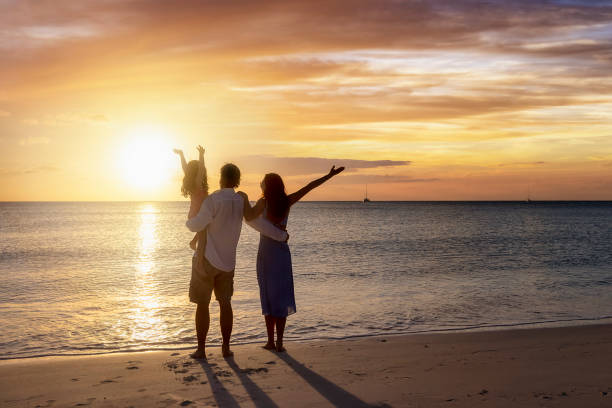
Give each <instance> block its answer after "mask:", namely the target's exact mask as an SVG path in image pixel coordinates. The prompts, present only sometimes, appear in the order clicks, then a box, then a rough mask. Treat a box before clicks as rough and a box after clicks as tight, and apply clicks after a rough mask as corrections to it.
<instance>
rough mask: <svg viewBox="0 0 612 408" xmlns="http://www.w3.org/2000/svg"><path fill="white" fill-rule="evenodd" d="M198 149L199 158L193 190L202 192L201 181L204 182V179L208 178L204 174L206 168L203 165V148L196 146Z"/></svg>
mask: <svg viewBox="0 0 612 408" xmlns="http://www.w3.org/2000/svg"><path fill="white" fill-rule="evenodd" d="M197 149H198V153H199V157H198V176H197V178H196V180H195V186H194V189H195V191H198V192H199V191H202V190H203V188H204V187H203V186H202V181H203V180H204V178H206V177H208V176H207V174H206V166H205V165H204V148H203V147H202V146H201V145H198V147H197ZM207 184H208V183H207Z"/></svg>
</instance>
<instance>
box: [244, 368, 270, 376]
mask: <svg viewBox="0 0 612 408" xmlns="http://www.w3.org/2000/svg"><path fill="white" fill-rule="evenodd" d="M240 372H242V373H245V374H246V375H251V374H259V373H267V372H268V369H267V368H266V367H259V368H243V369H241V370H240Z"/></svg>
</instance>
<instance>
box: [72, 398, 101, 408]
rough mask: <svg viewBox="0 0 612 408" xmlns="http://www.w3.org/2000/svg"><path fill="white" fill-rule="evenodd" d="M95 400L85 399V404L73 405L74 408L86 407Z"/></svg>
mask: <svg viewBox="0 0 612 408" xmlns="http://www.w3.org/2000/svg"><path fill="white" fill-rule="evenodd" d="M95 400H96V399H95V398H93V397H92V398H87V402H78V403H76V404H74V406H75V407H85V406H87V405H91V403H92V402H94V401H95Z"/></svg>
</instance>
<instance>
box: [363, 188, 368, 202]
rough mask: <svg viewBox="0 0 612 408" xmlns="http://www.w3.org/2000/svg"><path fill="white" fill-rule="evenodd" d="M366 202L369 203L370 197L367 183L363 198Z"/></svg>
mask: <svg viewBox="0 0 612 408" xmlns="http://www.w3.org/2000/svg"><path fill="white" fill-rule="evenodd" d="M363 202H364V203H369V202H370V199H369V198H368V185H367V184H366V193H365V198H364V199H363Z"/></svg>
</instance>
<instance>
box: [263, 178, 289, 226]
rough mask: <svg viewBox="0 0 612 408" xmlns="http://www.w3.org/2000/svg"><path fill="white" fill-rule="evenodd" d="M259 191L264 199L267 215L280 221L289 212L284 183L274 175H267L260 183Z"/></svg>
mask: <svg viewBox="0 0 612 408" xmlns="http://www.w3.org/2000/svg"><path fill="white" fill-rule="evenodd" d="M261 190H262V192H263V196H264V198H265V199H266V204H267V207H268V214H269V215H271V216H272V217H274V218H276V219H278V220H281V219H283V218H284V217H285V216H286V215H287V210H289V198H288V197H287V193H286V192H285V183H283V179H282V178H281V176H279V175H278V174H276V173H268V174H266V175H265V176H264V178H263V180H262V181H261Z"/></svg>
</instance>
